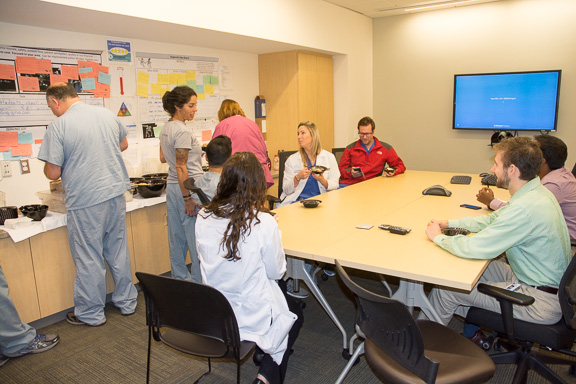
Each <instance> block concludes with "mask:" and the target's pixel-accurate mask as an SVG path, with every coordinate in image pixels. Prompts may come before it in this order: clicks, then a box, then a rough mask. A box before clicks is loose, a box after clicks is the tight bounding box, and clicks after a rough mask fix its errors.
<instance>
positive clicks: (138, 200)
mask: <svg viewBox="0 0 576 384" xmlns="http://www.w3.org/2000/svg"><path fill="white" fill-rule="evenodd" d="M164 202H166V195H165V194H163V195H162V196H160V197H151V198H148V199H145V198H143V197H142V196H140V195H135V196H134V198H133V200H132V201H128V202H126V212H130V211H134V210H136V209H140V208H144V207H150V206H152V205H156V204H161V203H164ZM65 225H66V214H65V213H56V212H52V211H48V213H47V214H46V217H44V219H42V220H41V221H32V223H31V224H30V225H28V226H26V227H23V228H17V229H12V228H8V227H6V226H5V225H0V231H2V230H3V231H5V232H6V233H8V234H9V235H10V237H11V238H12V241H14V242H15V243H17V242H19V241H22V240H26V239H28V238H30V237H32V236H35V235H37V234H39V233H42V232H46V231H49V230H51V229H56V228H59V227H63V226H65Z"/></svg>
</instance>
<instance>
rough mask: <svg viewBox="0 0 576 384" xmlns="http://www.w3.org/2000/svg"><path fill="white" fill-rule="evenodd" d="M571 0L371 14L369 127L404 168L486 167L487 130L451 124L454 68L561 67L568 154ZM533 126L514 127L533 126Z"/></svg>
mask: <svg viewBox="0 0 576 384" xmlns="http://www.w3.org/2000/svg"><path fill="white" fill-rule="evenodd" d="M574 20H576V1H574V0H547V1H541V0H506V1H500V2H494V3H487V4H481V5H475V6H470V7H461V8H453V9H449V10H442V11H435V12H426V13H418V14H413V15H406V16H397V17H389V18H383V19H377V20H375V21H374V90H375V91H374V118H375V121H376V124H377V132H376V133H377V135H378V137H379V138H382V139H383V140H385V141H388V142H389V143H391V144H392V145H393V146H394V147H395V149H396V150H397V152H398V153H399V154H400V156H401V157H402V158H403V160H404V162H405V163H406V166H407V167H408V168H409V169H410V168H411V169H421V170H446V171H452V172H486V171H488V170H489V169H490V166H491V161H492V160H491V156H492V155H493V152H492V149H491V148H490V147H489V146H488V144H489V143H490V136H491V135H492V132H491V131H490V132H480V131H470V132H463V131H460V130H452V129H451V124H452V98H453V94H452V92H453V77H454V74H462V73H486V72H507V71H530V70H545V69H562V70H563V72H562V84H561V94H560V107H559V119H558V131H557V132H555V133H552V134H553V135H555V136H557V137H559V138H561V139H562V140H563V141H564V142H565V143H566V144H567V145H568V150H569V154H568V161H567V166H569V168H570V169H572V166H573V165H574V163H575V162H576V109H575V108H574V105H575V104H576V49H575V48H574V47H576V23H575V22H574ZM535 134H539V132H531V133H525V134H522V135H535Z"/></svg>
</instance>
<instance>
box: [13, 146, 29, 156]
mask: <svg viewBox="0 0 576 384" xmlns="http://www.w3.org/2000/svg"><path fill="white" fill-rule="evenodd" d="M12 156H32V144H21V145H17V146H16V147H12Z"/></svg>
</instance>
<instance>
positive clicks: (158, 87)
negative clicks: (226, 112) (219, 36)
mask: <svg viewBox="0 0 576 384" xmlns="http://www.w3.org/2000/svg"><path fill="white" fill-rule="evenodd" d="M218 69H219V59H218V58H216V57H201V56H185V55H170V54H157V53H145V52H136V72H137V73H136V83H137V84H136V95H137V96H138V109H139V112H140V124H141V127H142V137H143V145H145V146H147V145H158V137H159V132H160V131H161V130H162V127H163V125H164V124H165V123H166V122H167V121H168V119H169V118H170V116H169V115H168V113H166V111H164V108H163V106H162V96H163V95H164V93H165V92H166V91H170V90H172V89H173V88H174V87H176V86H178V85H187V86H189V87H191V88H192V89H194V90H195V91H196V93H197V95H198V97H197V100H198V112H197V113H196V116H195V117H194V120H193V121H191V122H188V123H187V124H189V125H190V126H191V128H192V130H193V133H194V136H195V137H196V138H197V139H198V140H199V141H200V142H206V141H209V140H210V139H211V138H212V132H213V131H214V128H215V127H216V125H217V124H218V118H217V116H218V109H219V108H220V104H221V102H222V99H223V98H222V96H221V95H220V77H219V75H218Z"/></svg>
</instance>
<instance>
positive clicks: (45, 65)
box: [36, 59, 52, 74]
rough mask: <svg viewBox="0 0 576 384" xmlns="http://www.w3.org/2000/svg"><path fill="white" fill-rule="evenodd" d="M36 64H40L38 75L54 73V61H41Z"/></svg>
mask: <svg viewBox="0 0 576 384" xmlns="http://www.w3.org/2000/svg"><path fill="white" fill-rule="evenodd" d="M36 63H37V64H38V73H42V74H50V73H52V61H50V60H48V59H39V60H38V61H37V62H36Z"/></svg>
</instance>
